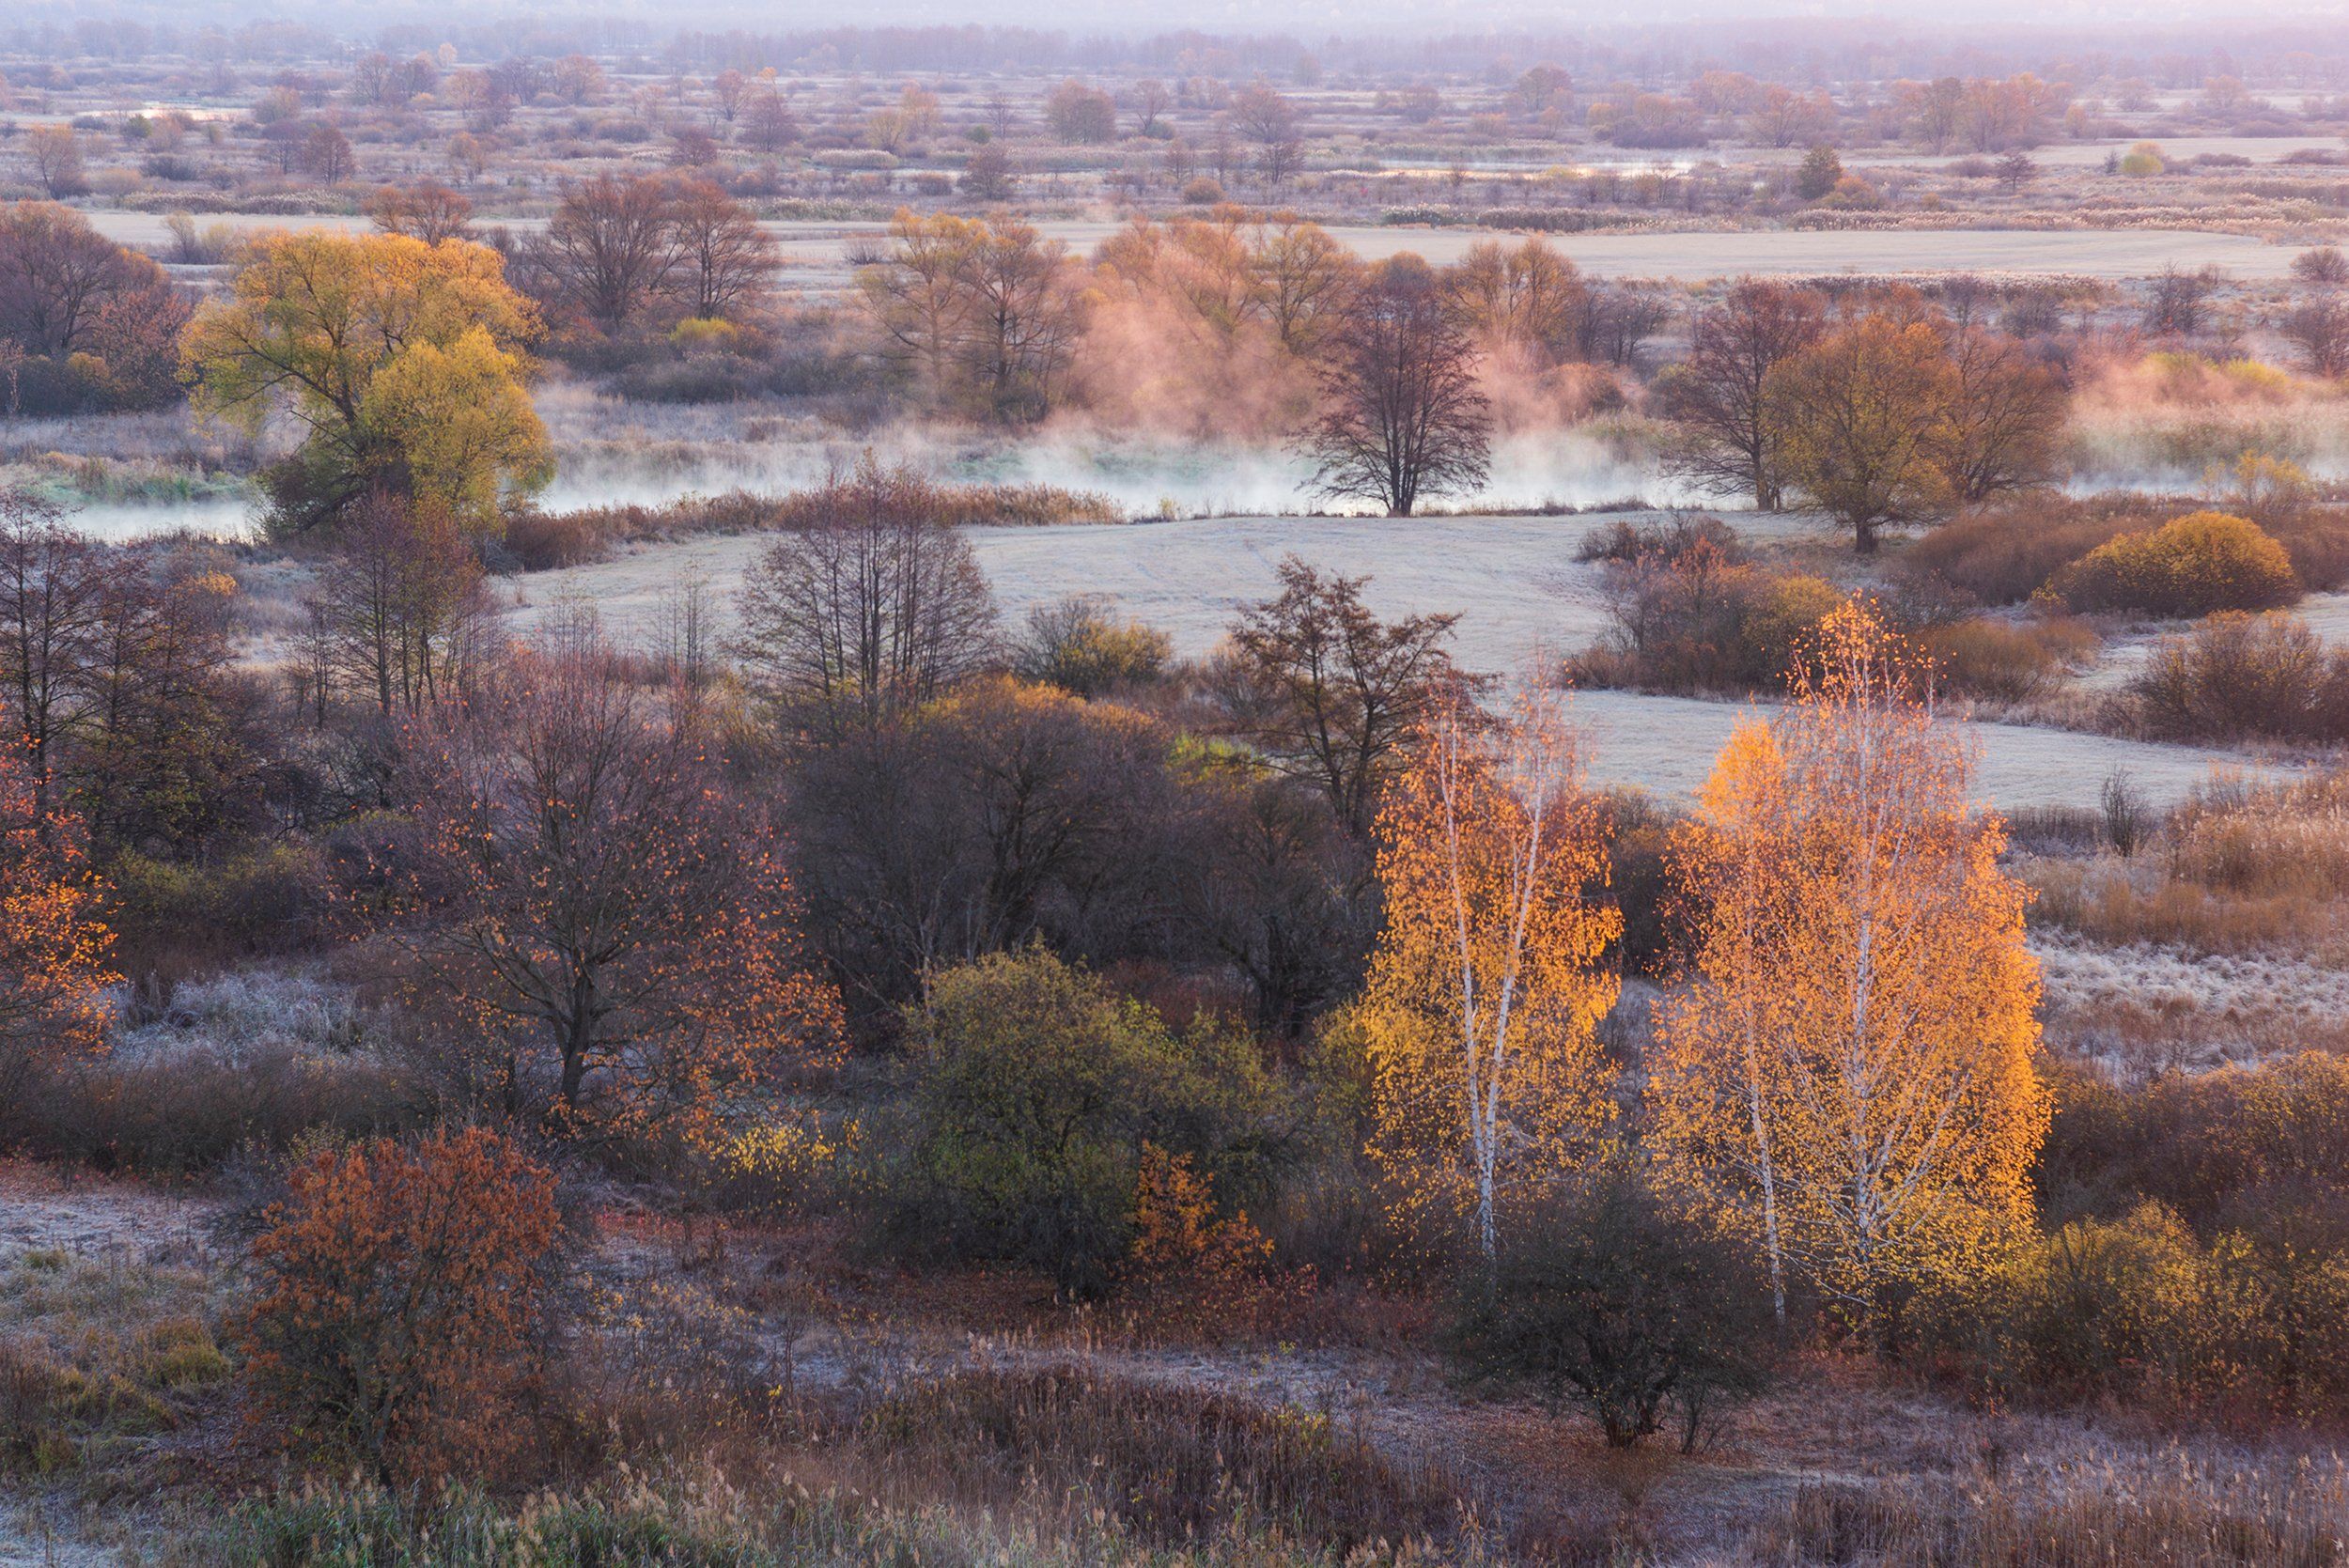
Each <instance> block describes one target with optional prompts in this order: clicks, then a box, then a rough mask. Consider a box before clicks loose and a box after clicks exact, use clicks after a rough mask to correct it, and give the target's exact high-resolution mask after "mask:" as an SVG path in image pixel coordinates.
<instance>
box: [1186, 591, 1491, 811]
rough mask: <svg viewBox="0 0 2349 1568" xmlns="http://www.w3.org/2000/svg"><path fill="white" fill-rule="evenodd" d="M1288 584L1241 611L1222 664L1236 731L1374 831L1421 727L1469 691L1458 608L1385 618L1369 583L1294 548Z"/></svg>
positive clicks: (1221, 687) (1219, 674) (1226, 706)
mask: <svg viewBox="0 0 2349 1568" xmlns="http://www.w3.org/2000/svg"><path fill="white" fill-rule="evenodd" d="M1279 574H1280V583H1281V591H1280V593H1278V594H1277V595H1275V596H1274V597H1273V598H1268V599H1266V600H1264V601H1263V602H1262V603H1259V604H1252V605H1250V606H1248V607H1247V608H1246V609H1244V610H1243V611H1241V613H1240V616H1239V619H1238V620H1237V621H1235V622H1234V623H1233V625H1232V631H1231V650H1230V652H1229V654H1228V655H1226V656H1224V657H1223V658H1222V659H1221V660H1219V663H1218V666H1217V669H1216V671H1215V676H1216V685H1217V687H1218V693H1217V694H1218V699H1219V702H1220V704H1221V706H1222V708H1223V711H1224V716H1225V720H1226V722H1227V723H1228V724H1229V726H1230V727H1231V729H1232V730H1233V731H1234V732H1235V733H1237V734H1238V735H1240V736H1242V737H1245V738H1246V739H1247V740H1248V741H1249V742H1250V743H1251V744H1252V745H1253V746H1255V747H1256V749H1257V750H1258V751H1260V752H1262V753H1264V755H1265V757H1266V759H1267V760H1268V761H1269V762H1270V763H1271V765H1272V766H1273V767H1274V768H1277V769H1279V770H1280V771H1281V772H1283V773H1285V774H1288V775H1289V776H1291V777H1293V778H1297V779H1300V780H1303V781H1305V782H1306V783H1309V784H1313V785H1314V786H1315V788H1317V789H1319V790H1320V791H1321V792H1322V794H1323V795H1324V796H1325V797H1326V798H1327V799H1328V800H1329V802H1330V812H1331V814H1332V815H1334V816H1335V817H1336V818H1337V820H1338V821H1340V822H1341V823H1343V824H1345V825H1346V828H1347V829H1348V830H1349V831H1352V832H1354V833H1356V834H1358V835H1367V834H1368V833H1369V831H1370V828H1371V823H1372V821H1373V819H1374V818H1375V817H1376V815H1377V810H1378V797H1379V792H1380V791H1381V789H1382V788H1383V787H1384V786H1385V784H1386V782H1387V780H1388V778H1389V777H1390V776H1391V775H1392V772H1393V770H1394V768H1395V766H1396V763H1397V760H1398V758H1399V756H1400V754H1401V752H1402V749H1403V746H1404V742H1405V740H1406V738H1407V737H1408V736H1409V735H1410V734H1411V732H1412V731H1413V730H1414V729H1415V728H1416V727H1417V726H1418V725H1420V724H1421V723H1422V722H1424V721H1425V720H1426V719H1427V718H1428V717H1429V716H1430V715H1431V714H1433V713H1435V712H1437V711H1439V710H1440V709H1441V708H1442V707H1443V706H1445V705H1446V704H1448V703H1452V702H1455V701H1457V700H1459V698H1460V697H1461V696H1462V694H1464V693H1465V692H1467V691H1470V690H1471V684H1470V681H1469V679H1468V678H1467V677H1465V676H1463V675H1462V674H1461V672H1460V671H1459V669H1458V667H1457V666H1455V664H1454V663H1453V661H1452V656H1451V654H1450V652H1449V651H1448V650H1447V649H1446V647H1445V644H1448V643H1449V642H1450V641H1451V640H1452V629H1453V628H1454V627H1455V625H1457V624H1458V622H1459V619H1460V617H1459V616H1457V615H1408V616H1405V617H1404V618H1403V619H1401V620H1399V621H1381V620H1380V619H1379V618H1378V617H1377V615H1376V614H1374V613H1372V612H1371V610H1370V607H1369V606H1368V605H1366V604H1364V603H1363V602H1362V586H1363V584H1364V583H1365V582H1368V581H1369V580H1368V579H1366V578H1360V577H1346V576H1345V575H1343V574H1341V573H1337V572H1330V573H1326V574H1325V573H1322V572H1319V571H1316V570H1315V569H1314V568H1313V567H1310V566H1308V565H1307V564H1306V563H1305V562H1304V561H1302V560H1300V559H1299V558H1298V557H1297V556H1294V555H1291V556H1288V557H1286V558H1284V559H1283V561H1282V562H1281V565H1280V567H1279Z"/></svg>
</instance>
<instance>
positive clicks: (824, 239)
mask: <svg viewBox="0 0 2349 1568" xmlns="http://www.w3.org/2000/svg"><path fill="white" fill-rule="evenodd" d="M2095 156H2096V158H2097V159H2098V160H2099V161H2101V159H2102V157H2103V149H2102V148H2098V149H2095ZM87 216H88V218H89V220H90V223H91V224H92V225H94V226H95V227H96V228H97V229H98V231H99V232H100V233H101V234H103V235H105V236H107V237H108V238H109V239H112V240H116V241H120V242H122V243H125V244H132V245H139V246H143V247H147V248H150V249H159V248H161V247H163V246H164V245H166V244H167V243H168V241H169V240H170V232H169V230H167V229H166V228H164V226H163V215H162V214H159V213H152V212H114V211H93V212H90V213H88V214H87ZM498 221H499V222H500V223H502V224H503V225H504V226H506V227H508V228H513V229H517V230H522V229H530V228H535V227H539V226H543V225H544V222H545V220H543V219H533V218H521V219H512V220H498ZM197 222H198V226H199V227H207V226H210V225H212V224H214V223H226V224H228V225H231V226H233V227H235V228H237V229H240V230H244V231H251V230H259V229H284V228H310V227H316V228H331V229H335V230H338V231H346V232H347V231H351V230H357V229H364V228H366V226H367V225H366V220H365V219H362V218H354V217H350V216H344V215H336V214H316V215H304V216H292V217H279V216H266V215H253V214H228V215H226V216H223V217H219V218H213V217H209V216H208V217H205V218H201V219H199V220H198V221H197ZM1037 226H1038V227H1039V228H1041V229H1042V230H1043V231H1044V233H1045V234H1046V235H1048V236H1050V238H1052V239H1056V240H1061V241H1066V243H1067V244H1068V246H1069V247H1070V249H1072V250H1074V251H1076V252H1078V253H1079V254H1089V253H1090V252H1091V251H1092V250H1093V248H1094V247H1095V246H1097V245H1098V244H1099V243H1100V242H1101V241H1104V240H1106V239H1108V238H1109V237H1110V236H1111V235H1112V234H1114V233H1116V232H1117V231H1118V229H1119V228H1121V227H1122V226H1124V225H1121V224H1119V223H1115V222H1112V221H1110V220H1106V219H1102V220H1093V221H1081V220H1064V221H1059V222H1050V223H1044V224H1040V225H1037ZM765 227H766V228H767V229H768V231H769V232H770V233H771V234H773V235H774V236H775V238H776V239H777V241H780V243H781V247H782V253H783V257H784V269H785V272H786V280H785V281H786V283H788V284H790V285H792V286H794V287H802V288H813V289H818V290H821V289H826V288H836V287H846V286H847V284H848V263H847V259H846V257H847V250H848V243H849V241H852V240H854V239H857V238H859V237H870V236H872V235H876V234H879V233H881V232H882V231H883V230H884V229H885V227H886V225H882V224H879V223H770V224H768V225H765ZM1330 234H1331V235H1332V236H1333V237H1335V238H1336V239H1337V240H1339V241H1342V242H1343V243H1345V244H1346V246H1348V247H1349V248H1351V249H1352V250H1353V251H1354V252H1355V254H1356V255H1358V256H1362V257H1364V258H1365V259H1368V260H1374V261H1375V260H1380V259H1383V258H1384V257H1387V256H1393V255H1395V254H1396V253H1397V252H1400V251H1415V252H1417V253H1418V254H1419V255H1421V256H1425V257H1426V258H1427V259H1428V260H1429V261H1431V262H1435V263H1437V264H1438V265H1446V264H1449V263H1451V262H1455V261H1457V260H1458V259H1459V258H1460V257H1461V256H1463V255H1465V254H1466V253H1467V251H1468V248H1469V247H1470V245H1473V244H1476V243H1477V242H1479V241H1486V240H1495V239H1500V240H1513V239H1516V238H1519V237H1518V236H1514V235H1508V234H1501V233H1496V232H1494V231H1490V230H1486V229H1474V228H1382V227H1365V226H1346V225H1340V226H1337V227H1333V228H1331V229H1330ZM1548 238H1549V241H1550V243H1551V244H1553V245H1555V246H1556V247H1557V248H1558V249H1559V250H1560V251H1562V252H1563V253H1564V254H1565V255H1567V256H1572V257H1573V258H1574V260H1575V264H1576V265H1577V266H1579V267H1580V268H1581V269H1582V270H1583V271H1584V272H1590V273H1592V274H1594V275H1595V276H1598V277H1610V278H1635V277H1636V278H1680V279H1684V280H1687V281H1690V282H1697V281H1702V280H1703V279H1707V278H1719V277H1734V276H1737V275H1740V274H1745V273H1753V274H1757V275H1769V274H1795V275H1809V274H1814V273H1821V272H2047V273H2061V274H2067V275H2078V276H2082V277H2098V278H2131V277H2144V276H2147V275H2150V274H2152V273H2155V272H2160V271H2161V270H2162V269H2163V268H2164V267H2169V266H2176V267H2180V268H2186V269H2191V268H2198V267H2204V266H2211V267H2217V268H2220V269H2223V270H2224V271H2225V272H2228V273H2230V274H2231V275H2232V276H2235V277H2239V278H2246V279H2278V278H2283V277H2286V276H2289V275H2290V272H2289V270H2290V268H2291V265H2292V258H2293V256H2295V255H2296V254H2297V251H2296V250H2295V248H2293V247H2289V246H2284V245H2271V244H2269V243H2267V242H2266V241H2263V240H2259V239H2254V238H2251V237H2249V236H2248V235H2240V234H2207V233H2202V232H2200V231H2198V230H2191V229H2152V228H2149V229H2051V230H2036V229H1898V230H1889V231H1882V232H1862V233H1848V234H1839V233H1830V232H1819V231H1812V230H1785V229H1756V230H1752V231H1747V232H1729V233H1713V232H1706V233H1688V234H1674V233H1656V234H1564V235H1552V236H1549V237H1548Z"/></svg>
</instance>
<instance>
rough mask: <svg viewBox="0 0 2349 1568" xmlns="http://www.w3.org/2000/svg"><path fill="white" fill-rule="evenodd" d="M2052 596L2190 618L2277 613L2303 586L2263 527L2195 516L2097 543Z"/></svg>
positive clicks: (2087, 605)
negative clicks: (2247, 612)
mask: <svg viewBox="0 0 2349 1568" xmlns="http://www.w3.org/2000/svg"><path fill="white" fill-rule="evenodd" d="M2047 591H2048V593H2050V594H2051V595H2053V596H2054V597H2055V598H2059V599H2061V600H2062V601H2063V602H2064V603H2065V604H2068V605H2070V606H2071V607H2072V608H2073V609H2075V610H2126V611H2139V612H2142V613H2147V614H2154V615H2165V616H2187V615H2207V614H2211V613H2215V612H2217V611H2221V610H2272V609H2276V608H2278V607H2279V606H2281V605H2287V604H2290V603H2292V602H2293V601H2294V600H2295V599H2296V598H2299V597H2300V582H2299V579H2298V578H2297V577H2296V576H2295V574H2294V572H2293V569H2292V557H2291V556H2290V555H2289V554H2287V553H2286V552H2285V551H2284V547H2283V546H2281V545H2280V544H2278V543H2277V542H2276V541H2275V539H2273V538H2272V537H2270V536H2268V535H2267V533H2266V532H2265V531H2264V530H2263V529H2262V528H2261V527H2260V526H2259V524H2257V523H2255V522H2253V521H2251V520H2249V519H2248V518H2239V517H2234V516H2232V515H2230V514H2228V513H2225V512H2192V513H2188V514H2187V515H2186V516H2185V517H2182V518H2175V519H2172V520H2170V521H2169V522H2165V523H2163V524H2162V525H2161V526H2160V527H2159V528H2155V529H2152V530H2149V531H2147V532H2144V533H2139V534H2123V535H2122V536H2119V537H2118V538H2115V539H2111V540H2108V542H2106V543H2104V544H2101V545H2098V546H2097V547H2096V548H2095V549H2094V550H2092V551H2089V552H2088V553H2087V554H2086V555H2084V556H2082V557H2080V559H2078V560H2077V561H2075V562H2073V563H2072V564H2070V565H2069V566H2067V567H2063V568H2062V569H2061V570H2059V571H2058V572H2057V573H2056V574H2055V575H2054V576H2053V577H2052V578H2050V579H2048V582H2047Z"/></svg>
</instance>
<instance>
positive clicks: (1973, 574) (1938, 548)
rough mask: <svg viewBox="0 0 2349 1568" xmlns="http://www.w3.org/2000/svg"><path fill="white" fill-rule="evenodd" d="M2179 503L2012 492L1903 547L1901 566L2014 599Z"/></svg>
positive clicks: (2171, 512) (1986, 598) (1986, 599)
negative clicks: (2167, 504)
mask: <svg viewBox="0 0 2349 1568" xmlns="http://www.w3.org/2000/svg"><path fill="white" fill-rule="evenodd" d="M2184 510H2186V507H2184V506H2180V505H2172V506H2169V507H2166V508H2165V507H2162V506H2160V505H2159V504H2158V503H2155V502H2150V501H2148V500H2147V499H2146V498H2144V497H2141V496H2098V497H2094V498H2092V499H2091V500H2086V501H2074V500H2068V499H2066V498H2064V497H2061V496H2050V495H2040V494H2033V495H2029V496H2018V497H2015V498H2012V499H2009V500H2003V501H1999V502H1995V503H1992V504H1991V505H1986V506H1980V507H1976V508H1973V509H1971V510H1969V511H1966V512H1962V513H1960V514H1959V515H1958V516H1957V518H1956V519H1955V520H1952V521H1951V522H1949V523H1946V524H1944V525H1943V526H1941V527H1939V528H1937V529H1935V530H1934V531H1933V532H1932V533H1930V534H1927V535H1926V536H1924V537H1923V538H1921V539H1919V540H1918V541H1917V542H1916V543H1915V544H1913V545H1911V546H1909V548H1908V549H1907V551H1905V552H1904V553H1903V554H1902V556H1901V566H1902V568H1903V571H1904V573H1905V574H1906V575H1907V576H1909V577H1911V578H1915V579H1921V580H1923V579H1937V580H1939V581H1940V582H1945V583H1947V584H1949V585H1950V586H1951V587H1952V588H1955V589H1958V590H1959V591H1960V592H1962V593H1965V594H1968V595H1970V596H1972V597H1973V598H1976V599H1979V600H1980V601H1981V602H1983V603H1984V604H2020V603H2022V602H2023V601H2024V600H2025V599H2027V598H2030V597H2031V595H2033V594H2035V593H2037V592H2038V591H2039V590H2040V589H2041V588H2043V587H2045V586H2046V582H2047V579H2049V578H2050V577H2052V576H2054V575H2055V574H2056V572H2057V571H2058V570H2059V569H2060V568H2061V567H2065V566H2068V565H2069V564H2070V563H2072V562H2074V561H2077V560H2078V559H2079V558H2080V557H2081V556H2083V555H2085V554H2087V553H2088V552H2089V551H2092V550H2094V549H2095V548H2096V547H2097V546H2099V545H2102V544H2105V543H2107V542H2108V541H2109V540H2111V539H2113V538H2116V537H2118V536H2121V535H2123V534H2125V533H2128V532H2129V531H2130V530H2132V529H2139V528H2145V527H2148V526H2152V525H2157V524H2159V523H2161V522H2164V521H2166V520H2168V519H2169V518H2170V517H2172V516H2175V515H2176V514H2177V513H2179V512H2181V511H2184Z"/></svg>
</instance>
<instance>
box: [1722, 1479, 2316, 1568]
mask: <svg viewBox="0 0 2349 1568" xmlns="http://www.w3.org/2000/svg"><path fill="white" fill-rule="evenodd" d="M2345 1502H2349V1494H2345V1493H2344V1488H2343V1484H2342V1477H2341V1471H2340V1468H2339V1467H2338V1466H2334V1467H2327V1468H2325V1469H2321V1470H2315V1471H2305V1472H2295V1471H2283V1472H2280V1473H2279V1472H2278V1471H2275V1470H2263V1471H2260V1472H2257V1473H2253V1474H2242V1473H2235V1474H2227V1473H2213V1472H2210V1471H2206V1470H2203V1469H2202V1468H2201V1467H2196V1466H2193V1465H2190V1464H2189V1465H2185V1466H2182V1467H2181V1468H2180V1469H2179V1470H2178V1471H2176V1472H2174V1473H2171V1474H2167V1475H2155V1476H2150V1477H2143V1478H2138V1477H2124V1476H2123V1475H2118V1474H2107V1475H2104V1476H2097V1475H2093V1474H2091V1475H2085V1476H2081V1477H2077V1478H2075V1479H2073V1480H2072V1481H2071V1483H2069V1484H2056V1485H2049V1484H2047V1483H2036V1484H2034V1483H2021V1484H2017V1483H2004V1482H1999V1481H1996V1480H1986V1481H1978V1482H1937V1483H1936V1482H1927V1483H1893V1484H1883V1485H1875V1486H1851V1485H1841V1484H1815V1485H1811V1486H1806V1487H1804V1488H1803V1490H1802V1491H1801V1492H1800V1493H1799V1494H1798V1495H1797V1497H1796V1498H1795V1501H1794V1503H1793V1504H1792V1506H1791V1507H1789V1508H1788V1509H1787V1511H1786V1514H1785V1516H1784V1517H1783V1518H1782V1519H1781V1520H1778V1521H1776V1522H1775V1523H1774V1524H1772V1525H1770V1526H1769V1527H1767V1528H1766V1529H1765V1530H1764V1531H1763V1532H1762V1533H1761V1537H1760V1539H1759V1540H1758V1541H1757V1542H1756V1543H1755V1545H1756V1546H1757V1547H1758V1548H1759V1550H1758V1551H1757V1552H1756V1554H1755V1556H1756V1559H1757V1560H1763V1561H1779V1562H1835V1563H1844V1562H1849V1563H1862V1562H1864V1563H1869V1564H1873V1565H1875V1568H1943V1565H1951V1568H1954V1565H1957V1564H1965V1565H1968V1568H2140V1565H2148V1564H2154V1563H2160V1564H2163V1565H2165V1568H2221V1565H2224V1568H2237V1565H2242V1564H2253V1563H2257V1564H2262V1565H2266V1568H2324V1565H2327V1564H2336V1563H2340V1562H2341V1561H2343V1560H2345V1559H2349V1548H2344V1545H2343V1543H2342V1539H2341V1530H2342V1525H2343V1520H2344V1517H2349V1507H2344V1503H2345Z"/></svg>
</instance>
